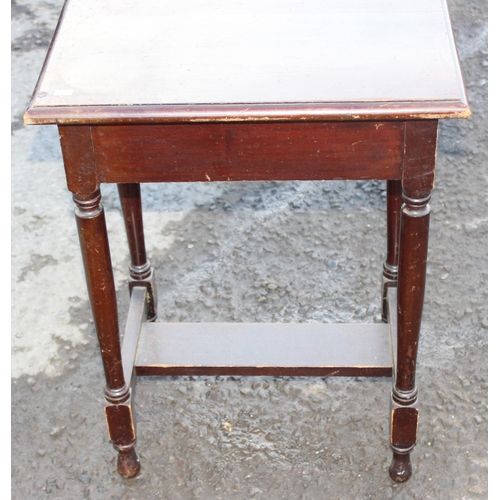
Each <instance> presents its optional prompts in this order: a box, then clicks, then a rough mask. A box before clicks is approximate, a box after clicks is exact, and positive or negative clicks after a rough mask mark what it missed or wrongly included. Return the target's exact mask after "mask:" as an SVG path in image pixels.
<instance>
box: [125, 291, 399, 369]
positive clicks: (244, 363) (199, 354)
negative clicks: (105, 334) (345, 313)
mask: <svg viewBox="0 0 500 500" xmlns="http://www.w3.org/2000/svg"><path fill="white" fill-rule="evenodd" d="M145 297H146V294H145V289H143V288H141V287H137V288H134V290H133V292H132V297H131V299H132V300H131V311H130V312H129V321H128V323H127V329H126V332H125V338H124V350H123V356H124V368H125V367H129V370H130V371H131V370H132V369H133V368H132V367H133V366H134V365H135V373H136V375H143V376H144V375H146V376H151V375H159V376H162V375H163V376H167V375H168V376H172V375H175V376H178V375H242V376H249V375H270V376H369V377H390V376H392V354H391V341H390V336H391V334H390V325H389V324H384V323H380V324H379V323H373V324H365V323H352V324H318V323H147V322H144V315H143V313H142V312H141V311H143V310H144V309H145V306H144V301H145ZM134 307H135V309H136V310H135V311H134V310H133V309H134ZM126 346H128V348H127V349H125V347H126ZM134 355H135V363H134V362H133V361H132V360H133V359H134ZM127 358H128V359H127ZM131 358H132V359H131ZM130 375H131V373H130Z"/></svg>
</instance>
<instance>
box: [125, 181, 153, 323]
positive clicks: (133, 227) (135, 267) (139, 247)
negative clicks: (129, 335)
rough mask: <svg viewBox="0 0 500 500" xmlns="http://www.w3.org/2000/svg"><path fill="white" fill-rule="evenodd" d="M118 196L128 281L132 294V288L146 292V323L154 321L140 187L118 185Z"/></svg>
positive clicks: (151, 277)
mask: <svg viewBox="0 0 500 500" xmlns="http://www.w3.org/2000/svg"><path fill="white" fill-rule="evenodd" d="M118 194H119V196H120V203H121V206H122V211H123V220H124V222H125V230H126V232H127V239H128V246H129V250H130V266H129V271H130V280H129V288H130V292H131V293H132V288H133V287H134V286H144V287H146V289H147V291H148V299H147V300H148V304H149V310H148V321H154V320H155V319H156V316H157V313H156V289H155V281H154V274H153V268H152V267H151V264H150V263H149V261H148V259H147V255H146V244H145V241H144V225H143V221H142V203H141V185H140V184H118Z"/></svg>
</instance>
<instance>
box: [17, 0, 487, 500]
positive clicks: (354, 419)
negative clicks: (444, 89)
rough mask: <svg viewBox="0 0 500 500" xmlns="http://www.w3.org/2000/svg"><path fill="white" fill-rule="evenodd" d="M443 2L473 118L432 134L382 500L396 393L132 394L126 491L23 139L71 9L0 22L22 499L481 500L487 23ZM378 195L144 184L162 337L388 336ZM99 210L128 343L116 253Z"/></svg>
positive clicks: (46, 8)
mask: <svg viewBox="0 0 500 500" xmlns="http://www.w3.org/2000/svg"><path fill="white" fill-rule="evenodd" d="M449 3H450V10H451V15H452V19H453V21H454V27H455V30H456V37H457V44H458V48H459V53H460V57H461V60H462V63H463V68H464V77H465V81H466V85H467V90H468V93H469V98H470V101H471V106H472V110H473V116H472V118H471V119H469V120H467V121H450V122H446V123H442V125H441V129H440V142H439V156H438V168H437V182H436V189H435V192H434V195H433V201H432V209H433V212H432V221H431V237H430V249H429V264H428V280H427V294H426V305H425V315H424V321H423V326H422V336H421V347H420V351H419V363H418V378H417V382H418V385H419V388H420V407H421V420H420V426H419V440H418V446H417V448H416V450H415V452H414V453H413V464H414V476H413V478H412V479H411V480H410V481H409V482H408V483H406V484H403V485H395V484H394V483H392V482H391V480H390V479H389V477H388V474H387V468H388V465H389V462H390V453H389V450H388V402H389V395H390V381H389V380H373V379H321V378H318V379H306V378H287V379H274V378H230V377H221V378H209V377H206V378H176V379H169V380H162V379H141V380H140V381H139V383H138V388H137V398H136V403H137V409H138V447H137V449H138V452H139V454H140V457H141V461H142V466H143V471H142V473H141V475H140V476H139V477H137V478H135V479H132V480H123V479H121V478H120V477H119V476H118V475H117V473H116V472H115V468H116V456H115V452H114V450H113V448H112V446H111V445H110V443H109V442H108V439H107V437H106V425H105V421H104V416H103V412H102V403H103V396H102V386H103V375H102V367H101V363H100V359H99V350H98V347H97V342H96V339H95V336H94V332H93V328H92V322H91V320H90V311H89V306H88V301H87V295H86V290H85V285H84V278H83V270H82V265H81V262H80V256H79V249H78V246H77V235H76V230H75V224H74V220H73V207H72V202H71V197H70V196H69V194H68V193H67V191H66V188H65V182H64V174H63V167H62V162H61V156H60V152H59V146H58V138H57V131H56V130H55V129H54V127H24V126H23V124H22V113H23V112H24V109H25V107H26V105H27V102H28V100H29V97H30V94H31V91H32V90H33V87H34V85H35V82H36V78H37V76H38V72H39V70H40V68H41V65H42V62H43V58H44V56H45V52H46V49H47V46H48V43H49V41H50V37H51V34H52V32H53V29H54V28H55V24H56V22H57V18H58V15H59V12H60V9H61V6H62V1H61V0H46V1H41V0H18V1H13V2H12V195H11V196H12V479H11V481H12V498H13V499H20V500H26V499H32V498H33V499H39V498H40V499H42V498H53V499H79V498H82V499H83V498H84V499H90V498H92V499H157V498H163V499H192V498H193V499H194V498H201V499H219V498H221V499H228V498H229V499H250V498H252V499H261V498H267V499H270V500H275V499H304V500H305V499H314V500H324V499H325V500H326V499H377V500H378V499H400V500H403V499H404V500H408V499H432V500H447V499H450V500H456V499H460V500H469V499H485V498H487V420H488V414H487V200H486V193H487V88H488V85H487V66H488V63H487V57H488V52H487V51H488V49H487V19H486V16H487V4H486V2H485V1H479V0H470V1H468V0H451V1H450V2H449ZM384 188H385V186H384V184H383V183H379V182H354V183H341V182H325V183H293V182H287V183H273V184H260V183H255V184H244V185H231V186H230V185H227V184H211V185H192V184H179V185H175V186H153V185H146V186H144V189H143V198H144V210H145V214H144V216H145V225H146V230H147V235H148V236H147V238H148V239H147V242H148V250H149V254H150V259H151V261H152V262H153V264H154V265H155V267H156V269H157V272H158V279H159V283H158V285H159V293H160V319H162V320H171V321H312V322H328V321H336V320H341V321H379V319H378V318H379V314H380V308H379V288H380V287H379V283H380V273H381V265H382V261H383V258H384V231H385V229H384V221H385V215H384V203H385V192H384ZM49 193H50V196H49ZM103 193H104V205H105V208H106V211H107V222H108V226H109V232H110V237H111V245H112V257H113V263H114V267H115V272H116V284H117V288H118V296H119V308H120V314H121V316H120V317H121V322H122V325H123V323H124V321H125V314H126V310H127V301H128V297H127V291H126V286H125V283H126V271H127V265H128V264H127V260H128V259H127V255H126V251H125V235H124V229H123V225H122V221H121V215H120V211H119V204H118V200H117V195H116V192H115V190H114V187H113V186H103Z"/></svg>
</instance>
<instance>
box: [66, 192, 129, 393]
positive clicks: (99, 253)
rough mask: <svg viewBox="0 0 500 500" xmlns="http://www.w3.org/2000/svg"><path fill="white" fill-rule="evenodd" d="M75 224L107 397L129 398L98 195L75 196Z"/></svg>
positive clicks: (97, 193) (111, 270) (105, 236)
mask: <svg viewBox="0 0 500 500" xmlns="http://www.w3.org/2000/svg"><path fill="white" fill-rule="evenodd" d="M73 198H74V201H75V204H76V210H75V215H76V222H77V227H78V235H79V237H80V246H81V250H82V257H83V264H84V268H85V275H86V278H87V288H88V292H89V298H90V305H91V308H92V315H93V317H94V324H95V329H96V333H97V338H98V340H99V345H100V347H101V353H102V360H103V365H104V373H105V376H106V389H105V393H106V398H107V399H108V400H110V401H113V402H117V403H119V402H121V401H124V400H126V399H128V396H129V393H128V387H127V386H126V384H125V379H124V377H123V367H122V362H121V355H120V334H119V329H118V310H117V307H116V292H115V283H114V278H113V269H112V265H111V255H110V252H109V244H108V238H107V230H106V221H105V219H104V210H103V208H102V205H101V193H100V192H99V191H96V192H94V193H91V194H89V195H83V194H75V195H74V197H73Z"/></svg>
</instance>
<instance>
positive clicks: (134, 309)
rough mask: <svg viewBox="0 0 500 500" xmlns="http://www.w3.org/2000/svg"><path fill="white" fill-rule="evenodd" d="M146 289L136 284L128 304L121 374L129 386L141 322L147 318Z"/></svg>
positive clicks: (132, 378) (133, 370)
mask: <svg viewBox="0 0 500 500" xmlns="http://www.w3.org/2000/svg"><path fill="white" fill-rule="evenodd" d="M148 310H149V306H148V291H147V288H146V287H142V286H136V287H134V288H132V290H131V293H130V306H129V310H128V316H127V323H126V325H125V332H124V333H123V341H122V359H123V375H124V377H125V382H126V383H127V384H128V385H129V387H131V386H132V385H133V380H134V376H135V358H136V356H137V346H138V345H139V335H140V334H141V328H142V324H143V323H144V322H145V321H146V319H147V317H148V316H147V313H148Z"/></svg>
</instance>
